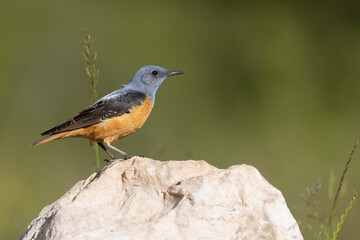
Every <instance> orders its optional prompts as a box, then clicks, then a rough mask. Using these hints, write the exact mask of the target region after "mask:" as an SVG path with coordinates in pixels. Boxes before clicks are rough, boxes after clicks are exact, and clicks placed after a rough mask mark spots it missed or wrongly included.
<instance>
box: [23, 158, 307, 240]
mask: <svg viewBox="0 0 360 240" xmlns="http://www.w3.org/2000/svg"><path fill="white" fill-rule="evenodd" d="M19 239H287V240H288V239H303V238H302V236H301V233H300V231H299V228H298V225H297V223H296V221H295V219H294V218H293V217H292V215H291V213H290V211H289V209H288V208H287V206H286V203H285V200H284V198H283V196H282V194H281V192H280V191H279V190H277V189H276V188H274V187H273V186H271V185H270V184H269V183H268V182H267V181H266V180H265V179H264V178H263V177H262V176H261V175H260V173H259V172H258V171H257V170H256V169H255V168H254V167H251V166H248V165H244V164H243V165H238V166H232V167H230V168H228V169H225V170H221V169H217V168H215V167H213V166H211V165H209V164H208V163H206V162H204V161H191V160H189V161H167V162H161V161H155V160H152V159H149V158H141V157H133V158H131V159H129V160H126V161H122V162H120V161H116V162H114V163H112V164H110V165H108V166H107V167H105V168H104V169H103V170H102V171H101V172H99V173H94V174H92V175H91V176H90V177H89V178H88V179H86V180H83V181H79V182H78V183H76V184H75V186H73V187H72V188H71V189H70V190H69V191H68V192H67V193H66V194H65V195H63V196H62V197H61V198H60V199H58V200H57V201H56V202H54V203H53V204H51V205H49V206H46V207H45V208H44V209H43V210H42V211H41V212H40V214H39V216H38V217H37V218H36V219H34V220H33V221H32V222H31V224H30V225H29V227H28V228H27V230H25V232H24V233H23V234H22V235H21V236H20V238H19Z"/></svg>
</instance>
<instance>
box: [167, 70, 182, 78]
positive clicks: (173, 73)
mask: <svg viewBox="0 0 360 240" xmlns="http://www.w3.org/2000/svg"><path fill="white" fill-rule="evenodd" d="M183 73H184V72H183V71H168V72H167V73H166V76H167V77H170V76H175V75H179V74H183Z"/></svg>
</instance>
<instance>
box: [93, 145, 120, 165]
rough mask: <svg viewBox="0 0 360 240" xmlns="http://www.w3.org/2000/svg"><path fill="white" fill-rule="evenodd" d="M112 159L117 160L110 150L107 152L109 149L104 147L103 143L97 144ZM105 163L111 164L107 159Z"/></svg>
mask: <svg viewBox="0 0 360 240" xmlns="http://www.w3.org/2000/svg"><path fill="white" fill-rule="evenodd" d="M97 144H98V145H99V146H100V147H101V148H102V149H103V150H104V151H105V152H106V153H107V154H108V155H109V156H110V157H111V159H112V160H115V159H116V157H115V156H114V155H112V154H111V152H110V151H109V150H107V148H106V147H105V146H104V144H102V143H101V142H98V143H97ZM104 161H106V162H110V161H109V160H107V159H105V160H104Z"/></svg>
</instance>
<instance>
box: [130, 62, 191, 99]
mask: <svg viewBox="0 0 360 240" xmlns="http://www.w3.org/2000/svg"><path fill="white" fill-rule="evenodd" d="M182 73H184V72H183V71H168V70H166V69H165V68H162V67H159V66H155V65H149V66H145V67H142V68H140V69H139V70H138V71H137V72H136V73H135V75H134V76H133V77H132V79H131V80H130V82H129V83H128V84H127V86H129V87H131V88H133V89H136V90H138V91H141V92H144V93H146V94H147V95H149V97H150V99H151V102H154V101H155V94H156V90H157V89H158V88H159V86H160V85H161V83H162V82H163V81H164V80H165V79H166V78H167V77H170V76H174V75H178V74H182Z"/></svg>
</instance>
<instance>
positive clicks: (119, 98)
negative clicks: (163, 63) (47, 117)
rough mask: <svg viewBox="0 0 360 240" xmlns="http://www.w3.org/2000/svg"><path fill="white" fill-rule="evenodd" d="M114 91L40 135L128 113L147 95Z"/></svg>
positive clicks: (73, 128) (67, 129) (87, 125)
mask: <svg viewBox="0 0 360 240" xmlns="http://www.w3.org/2000/svg"><path fill="white" fill-rule="evenodd" d="M114 93H116V92H114ZM114 93H113V94H109V95H107V96H105V97H103V98H102V99H100V100H99V101H97V102H96V103H94V104H93V105H90V106H89V107H87V108H85V109H84V110H82V111H81V112H79V113H78V114H77V115H76V116H74V117H73V118H71V119H69V120H67V121H65V122H63V123H61V124H59V125H57V126H55V127H53V128H52V129H50V130H48V131H46V132H43V133H42V134H41V135H43V136H45V135H49V134H56V133H61V132H66V131H71V130H75V129H79V128H86V127H89V126H91V125H93V124H96V123H99V122H101V121H103V120H105V119H107V118H111V117H118V116H121V115H123V114H126V113H129V112H130V110H131V109H132V108H133V107H135V106H139V105H141V104H142V103H143V102H144V101H145V100H146V97H147V96H146V94H145V93H142V92H139V91H134V90H130V91H129V90H128V91H126V92H125V91H124V92H117V93H116V94H114Z"/></svg>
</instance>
